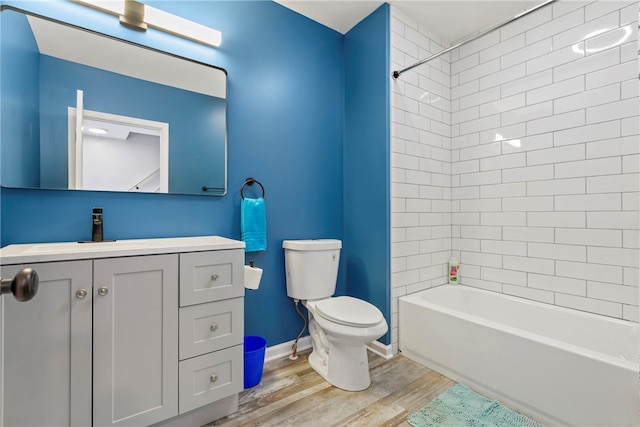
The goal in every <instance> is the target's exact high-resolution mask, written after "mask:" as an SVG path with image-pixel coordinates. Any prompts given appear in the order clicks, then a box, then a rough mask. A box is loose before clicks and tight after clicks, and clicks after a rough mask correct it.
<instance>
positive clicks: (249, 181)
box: [240, 177, 264, 199]
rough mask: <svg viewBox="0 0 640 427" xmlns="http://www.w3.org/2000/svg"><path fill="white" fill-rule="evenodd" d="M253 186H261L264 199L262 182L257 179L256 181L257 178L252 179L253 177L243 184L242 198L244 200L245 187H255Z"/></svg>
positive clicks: (241, 189)
mask: <svg viewBox="0 0 640 427" xmlns="http://www.w3.org/2000/svg"><path fill="white" fill-rule="evenodd" d="M253 184H258V185H259V186H260V189H262V197H263V198H264V187H263V186H262V184H261V183H260V181H258V180H257V179H255V178H251V177H249V178H247V179H246V180H245V181H244V184H242V187H240V197H242V198H243V199H244V193H243V191H244V187H245V186H246V185H249V186H251V185H253Z"/></svg>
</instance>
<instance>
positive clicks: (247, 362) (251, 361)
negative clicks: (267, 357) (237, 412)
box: [244, 335, 267, 389]
mask: <svg viewBox="0 0 640 427" xmlns="http://www.w3.org/2000/svg"><path fill="white" fill-rule="evenodd" d="M266 348H267V340H266V339H264V338H262V337H258V336H252V335H248V336H246V337H244V388H245V389H247V388H251V387H255V386H257V385H258V384H259V383H260V380H261V379H262V368H263V367H264V352H265V350H266Z"/></svg>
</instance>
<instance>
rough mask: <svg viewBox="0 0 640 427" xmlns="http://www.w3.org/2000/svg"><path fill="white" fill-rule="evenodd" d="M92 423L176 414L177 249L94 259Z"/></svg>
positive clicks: (147, 420)
mask: <svg viewBox="0 0 640 427" xmlns="http://www.w3.org/2000/svg"><path fill="white" fill-rule="evenodd" d="M93 292H94V304H93V316H94V317H93V318H94V323H93V339H94V341H93V350H94V352H93V354H94V357H93V422H94V425H95V426H116V425H120V426H142V425H149V424H153V423H156V422H159V421H162V420H164V419H167V418H170V417H172V416H175V415H177V414H178V363H177V361H178V255H153V256H140V257H128V258H111V259H99V260H95V261H94V286H93Z"/></svg>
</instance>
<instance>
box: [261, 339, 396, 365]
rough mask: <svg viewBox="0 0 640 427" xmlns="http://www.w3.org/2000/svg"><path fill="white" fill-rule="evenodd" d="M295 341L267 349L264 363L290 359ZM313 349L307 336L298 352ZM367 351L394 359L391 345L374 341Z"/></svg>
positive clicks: (300, 342) (300, 341) (300, 344)
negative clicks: (285, 358)
mask: <svg viewBox="0 0 640 427" xmlns="http://www.w3.org/2000/svg"><path fill="white" fill-rule="evenodd" d="M294 341H295V340H291V341H287V342H283V343H282V344H277V345H274V346H271V347H267V350H266V351H265V355H264V361H265V362H269V361H271V360H276V359H281V358H284V357H289V356H290V355H291V353H292V348H291V347H292V346H293V343H294ZM309 348H311V337H310V336H309V335H307V336H306V337H302V338H300V340H299V341H298V351H303V350H307V349H309ZM367 349H369V350H370V351H372V352H373V353H375V354H377V355H378V356H380V357H382V358H384V359H385V360H389V359H391V358H392V357H393V349H392V347H391V345H386V344H382V343H381V342H379V341H373V342H372V343H370V344H369V345H367Z"/></svg>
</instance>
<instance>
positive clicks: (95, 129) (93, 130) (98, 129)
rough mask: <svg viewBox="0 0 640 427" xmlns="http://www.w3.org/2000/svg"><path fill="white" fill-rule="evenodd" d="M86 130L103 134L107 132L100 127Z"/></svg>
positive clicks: (95, 133)
mask: <svg viewBox="0 0 640 427" xmlns="http://www.w3.org/2000/svg"><path fill="white" fill-rule="evenodd" d="M87 132H89V133H92V134H94V135H105V134H107V133H109V131H108V130H106V129H102V128H89V129H87Z"/></svg>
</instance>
